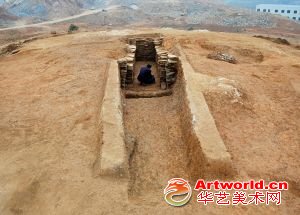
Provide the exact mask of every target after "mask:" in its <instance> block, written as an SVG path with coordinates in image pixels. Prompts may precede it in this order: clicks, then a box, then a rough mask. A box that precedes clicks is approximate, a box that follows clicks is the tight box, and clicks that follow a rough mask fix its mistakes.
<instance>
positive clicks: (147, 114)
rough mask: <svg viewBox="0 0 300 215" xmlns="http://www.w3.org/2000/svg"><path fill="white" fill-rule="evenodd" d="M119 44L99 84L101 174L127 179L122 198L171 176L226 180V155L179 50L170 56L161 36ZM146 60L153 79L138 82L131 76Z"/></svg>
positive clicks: (228, 165) (230, 170) (228, 164)
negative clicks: (102, 89)
mask: <svg viewBox="0 0 300 215" xmlns="http://www.w3.org/2000/svg"><path fill="white" fill-rule="evenodd" d="M126 42H127V44H126V45H124V49H126V52H127V55H126V56H124V57H123V58H121V59H119V60H118V61H117V62H113V63H112V65H111V67H110V70H109V77H108V81H107V83H106V94H105V97H104V103H103V107H102V115H101V116H102V118H103V145H102V151H101V153H100V159H99V164H98V165H97V167H98V168H99V171H100V174H102V175H112V176H120V177H128V178H129V185H128V192H129V195H136V194H139V193H143V191H144V190H146V189H147V188H148V187H153V186H154V187H156V188H162V187H163V186H164V185H165V183H166V181H168V180H169V179H170V178H176V177H185V178H189V179H191V180H197V179H198V178H201V177H206V178H209V177H218V178H220V177H230V176H231V175H232V174H233V167H232V163H231V156H230V154H229V153H228V152H227V149H226V147H225V145H224V143H223V141H222V139H221V137H220V135H219V133H218V130H217V128H216V125H215V122H214V119H213V117H212V115H211V113H210V111H209V109H208V106H207V104H206V101H205V98H204V96H203V95H202V93H201V91H199V90H198V89H197V85H196V84H195V82H194V75H195V71H194V70H193V68H192V67H191V65H190V64H189V63H188V62H187V60H186V57H185V55H184V53H183V52H182V51H181V48H180V47H175V48H176V49H177V53H180V56H177V55H175V54H173V53H170V52H169V51H168V50H166V49H165V48H164V37H163V36H162V35H160V34H157V35H156V34H154V35H136V36H130V37H128V38H126ZM148 64H150V65H152V74H153V75H154V76H155V79H156V83H155V84H153V85H147V86H141V85H140V84H139V81H138V80H137V76H138V74H139V71H140V69H141V68H142V67H144V66H146V65H148Z"/></svg>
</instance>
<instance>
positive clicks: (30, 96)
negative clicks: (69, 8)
mask: <svg viewBox="0 0 300 215" xmlns="http://www.w3.org/2000/svg"><path fill="white" fill-rule="evenodd" d="M147 31H148V32H161V33H163V34H165V36H166V48H168V49H169V50H171V51H172V52H174V53H175V54H176V52H177V50H176V48H174V47H175V45H176V44H177V45H181V47H183V50H184V52H185V54H186V55H187V56H188V59H189V61H190V63H191V64H192V66H193V67H194V68H195V70H196V71H197V72H198V73H199V80H201V81H199V85H202V86H203V92H204V93H205V96H206V99H207V102H208V104H209V107H210V110H211V112H212V114H213V116H214V117H215V120H216V123H217V126H218V129H219V131H220V133H221V135H222V138H223V140H224V142H225V144H226V146H227V148H228V150H229V152H230V154H231V155H232V157H233V161H234V166H235V168H236V169H237V175H236V176H235V179H240V180H247V179H252V178H254V179H260V178H263V179H266V180H287V181H288V182H290V188H291V189H290V191H287V192H284V193H283V204H282V205H281V206H280V207H276V206H269V207H267V206H258V207H256V206H250V207H249V206H248V207H245V206H244V207H243V206H238V207H225V208H223V207H217V206H215V205H210V206H206V207H205V206H201V205H199V204H197V203H195V201H193V202H191V203H190V204H189V205H187V206H186V207H183V208H171V207H170V206H168V205H167V204H166V203H165V202H164V200H163V190H162V189H161V188H163V187H164V184H163V180H167V177H169V176H173V175H176V171H175V169H173V168H169V169H168V162H165V161H168V160H169V159H174V160H175V161H179V162H181V163H183V165H185V164H184V159H183V158H181V157H180V156H178V157H176V158H174V156H175V155H174V156H173V155H172V154H170V155H169V156H170V157H161V159H162V160H163V161H164V163H160V162H159V160H155V159H154V158H157V155H160V156H163V155H165V151H166V150H169V149H170V148H171V146H172V144H173V145H174V144H176V143H177V142H178V144H181V143H184V140H183V139H181V138H180V137H181V135H180V133H176V132H175V131H177V129H176V126H178V124H179V123H180V122H179V121H178V116H177V115H176V110H177V107H176V105H177V102H178V101H177V100H176V98H175V99H174V97H167V98H155V99H150V100H147V99H142V100H130V101H126V102H125V104H126V106H125V126H126V129H127V132H128V131H131V133H132V135H133V136H135V137H136V138H138V139H139V140H140V143H141V144H142V145H139V147H138V150H137V151H136V152H137V153H140V154H139V156H137V157H135V158H134V160H133V162H134V163H133V166H132V167H133V169H134V168H135V169H134V170H136V171H134V172H133V173H134V176H135V179H136V181H135V183H132V181H130V180H129V179H118V178H107V177H103V176H98V175H96V174H95V172H94V171H93V164H94V162H95V160H96V157H97V154H98V152H99V150H100V147H101V144H100V143H101V119H100V117H99V116H100V109H101V104H102V98H103V94H104V87H105V81H106V78H107V69H108V67H109V64H110V62H111V60H112V59H118V58H119V57H121V56H123V55H124V49H123V47H125V44H124V43H123V41H124V40H123V36H125V35H126V34H128V33H129V32H128V31H121V32H116V31H114V32H110V33H109V32H108V33H106V32H91V33H78V34H73V35H65V36H58V37H51V38H46V39H41V40H36V41H33V42H31V43H27V44H25V45H24V46H23V47H22V48H21V51H20V52H19V53H17V54H15V55H7V56H2V57H0V101H1V102H0V119H1V120H0V213H1V214H5V215H6V214H30V215H35V214H36V215H39V214H200V213H201V214H253V215H254V214H272V215H273V214H299V213H300V205H299V202H300V192H299V190H300V188H299V173H300V168H299V166H300V161H299V154H300V148H299V143H300V141H299V133H300V131H299V124H300V122H299V120H300V112H299V107H300V100H299V96H300V95H299V93H300V91H299V82H300V63H299V62H300V51H299V50H297V49H295V48H293V47H292V46H284V45H278V44H275V43H272V42H270V41H266V40H262V39H259V38H253V37H252V36H250V35H242V34H227V33H210V32H185V31H175V30H170V29H169V30H157V29H154V30H151V29H150V30H147ZM213 51H224V52H229V53H230V54H232V55H234V56H235V57H236V58H237V60H238V64H236V65H233V64H229V63H226V62H219V61H215V60H211V59H207V58H206V56H207V54H209V53H211V52H213ZM177 53H178V52H177ZM116 72H117V71H116ZM166 102H168V103H167V104H168V105H163V104H165V103H166ZM148 104H149V105H148ZM144 108H145V109H146V110H148V111H150V112H149V115H147V116H146V117H142V116H141V117H139V114H141V113H142V111H143V109H144ZM166 113H167V114H166ZM162 115H163V116H162ZM132 116H134V117H132ZM164 117H165V118H164ZM138 118H141V119H140V120H141V121H139V123H141V124H140V125H141V127H137V125H139V124H135V121H133V120H136V119H137V120H138ZM157 120H162V121H157ZM163 120H165V122H163ZM168 120H169V121H168ZM148 122H150V123H151V124H150V123H149V124H147V123H148ZM151 125H152V126H153V125H155V126H156V127H155V128H153V129H154V131H155V134H160V133H162V134H173V137H172V136H171V138H170V137H169V138H170V140H171V141H167V139H159V138H157V139H156V138H154V137H155V136H153V135H151V134H149V138H148V136H140V133H139V131H141V130H146V131H151V129H152V128H151ZM174 132H175V133H174ZM160 136H161V137H164V135H160ZM165 138H166V137H165ZM172 138H175V139H172ZM176 140H178V141H176ZM158 141H162V142H163V143H165V145H164V146H163V147H162V148H158V147H160V144H158V143H159V142H158ZM179 148H180V147H179ZM179 148H178V145H176V147H174V148H173V149H174V150H177V149H179ZM164 150H165V151H164ZM149 153H150V154H149ZM151 153H155V154H157V155H156V156H154V157H152V155H151ZM145 159H148V161H149V162H147V160H145ZM174 160H173V161H174ZM147 168H149V171H147ZM159 168H162V170H168V171H163V172H161V173H160V172H158V170H159ZM152 173H153V174H152ZM135 174H136V175H135ZM139 174H140V175H141V177H139ZM143 174H148V176H149V175H152V176H153V180H154V182H157V183H155V184H154V185H153V184H152V182H153V181H151V182H149V181H148V178H147V177H146V178H143V177H142V176H143ZM177 174H179V175H180V176H181V174H183V175H184V176H183V177H185V173H184V168H183V167H182V166H181V167H180V168H179V169H178V173H177ZM179 175H178V176H179ZM144 176H145V175H144ZM187 177H188V176H187ZM131 179H132V178H131ZM166 184H167V181H166V182H165V185H166ZM147 185H149V186H147ZM194 198H195V196H194ZM194 200H195V199H194Z"/></svg>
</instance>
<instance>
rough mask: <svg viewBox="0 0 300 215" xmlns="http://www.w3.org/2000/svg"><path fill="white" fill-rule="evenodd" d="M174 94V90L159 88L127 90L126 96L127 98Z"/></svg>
mask: <svg viewBox="0 0 300 215" xmlns="http://www.w3.org/2000/svg"><path fill="white" fill-rule="evenodd" d="M172 94H173V91H172V90H159V91H142V92H141V91H131V90H129V91H126V92H125V97H126V98H127V99H137V98H158V97H165V96H171V95H172Z"/></svg>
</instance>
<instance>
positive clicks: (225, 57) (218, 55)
mask: <svg viewBox="0 0 300 215" xmlns="http://www.w3.org/2000/svg"><path fill="white" fill-rule="evenodd" d="M207 58H209V59H213V60H219V61H225V62H228V63H232V64H237V60H236V59H235V57H234V56H232V55H230V54H228V53H222V52H214V53H211V54H209V55H207Z"/></svg>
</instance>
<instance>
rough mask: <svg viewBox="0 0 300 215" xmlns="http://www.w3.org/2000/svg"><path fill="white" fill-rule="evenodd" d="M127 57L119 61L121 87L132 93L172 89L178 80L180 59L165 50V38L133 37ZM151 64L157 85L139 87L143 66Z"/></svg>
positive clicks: (130, 40)
mask: <svg viewBox="0 0 300 215" xmlns="http://www.w3.org/2000/svg"><path fill="white" fill-rule="evenodd" d="M126 49H127V52H128V54H127V56H126V57H124V58H122V59H119V61H118V63H119V71H120V79H121V87H122V88H123V89H125V90H131V91H155V90H159V88H160V89H161V90H166V89H170V88H171V87H172V85H173V84H174V83H175V82H176V79H177V64H178V58H177V56H175V55H171V54H170V53H168V51H166V50H164V49H163V38H162V37H156V38H149V37H133V38H129V39H128V44H127V48H126ZM147 64H151V65H152V66H153V67H152V72H153V75H154V76H155V78H156V84H155V85H151V86H147V87H143V88H141V87H140V86H139V82H138V80H137V76H138V74H139V71H140V69H141V67H142V66H146V65H147ZM148 97H150V96H148Z"/></svg>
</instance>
